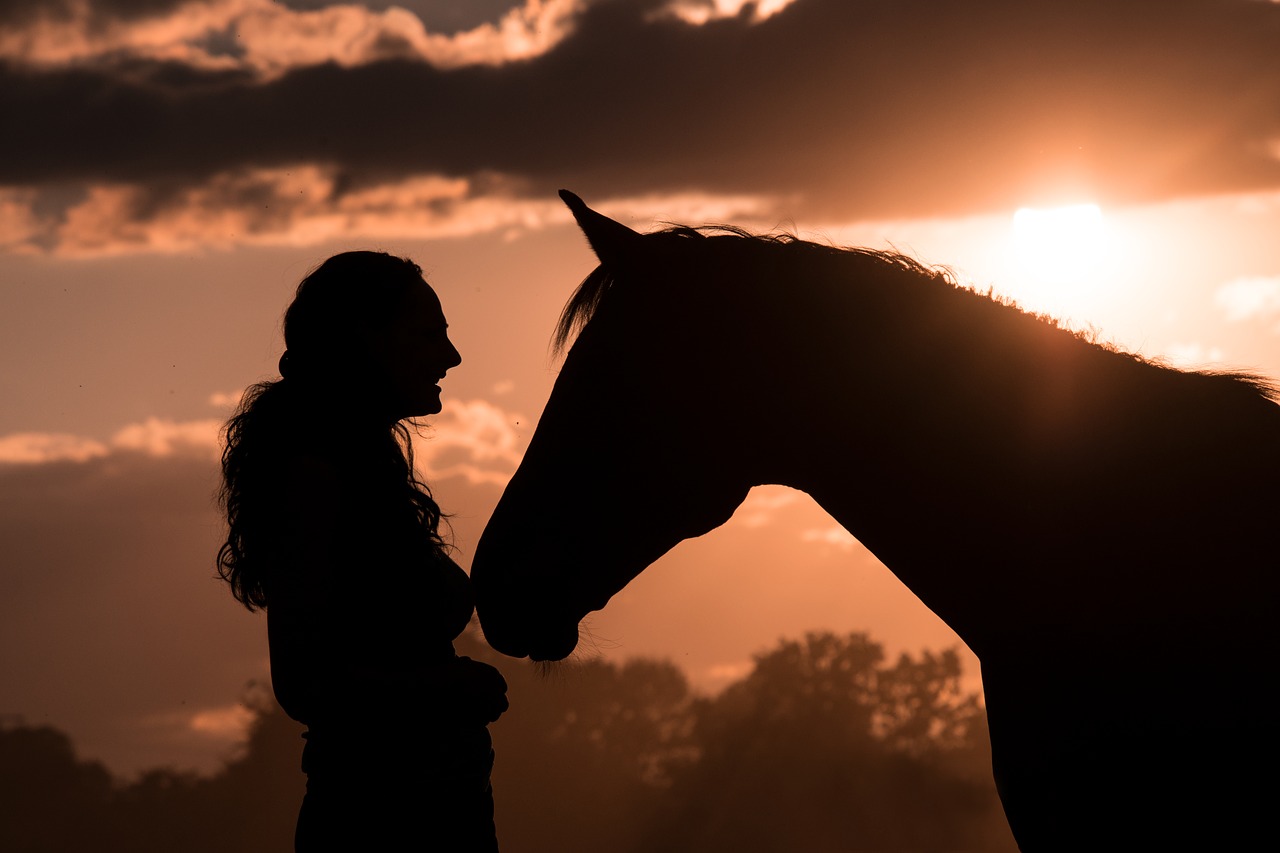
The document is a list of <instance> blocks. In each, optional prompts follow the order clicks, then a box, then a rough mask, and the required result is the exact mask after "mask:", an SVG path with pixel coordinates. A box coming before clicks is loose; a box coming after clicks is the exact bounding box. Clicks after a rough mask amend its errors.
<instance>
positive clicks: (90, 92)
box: [0, 0, 1280, 216]
mask: <svg viewBox="0 0 1280 853" xmlns="http://www.w3.org/2000/svg"><path fill="white" fill-rule="evenodd" d="M657 5H658V4H656V3H655V2H651V0H615V2H607V3H596V4H594V5H592V6H591V7H590V8H589V9H588V10H587V11H586V12H584V13H583V14H582V16H581V17H580V20H579V22H578V26H577V27H576V30H575V32H574V33H573V34H572V35H571V36H570V37H569V38H567V39H566V40H565V41H563V42H562V43H561V44H560V45H558V46H557V47H556V48H555V49H554V50H552V51H551V52H549V53H548V54H546V55H544V56H541V57H539V58H536V59H532V60H528V61H524V62H518V63H513V64H509V65H506V66H502V67H496V68H494V67H475V66H472V67H465V68H460V69H456V70H441V69H437V68H433V67H431V66H429V65H427V64H425V63H423V62H421V61H414V60H406V59H391V60H387V61H382V62H377V63H374V64H369V65H364V66H360V67H355V68H341V67H338V66H336V65H323V66H315V67H308V68H300V69H297V70H294V71H292V72H291V73H288V74H286V75H284V76H283V77H280V78H278V79H274V80H272V81H270V82H255V81H254V80H251V79H248V78H246V77H244V76H242V75H234V74H222V75H211V74H208V73H206V72H195V71H192V70H189V69H182V70H181V73H178V72H179V69H176V68H175V67H173V66H154V65H153V66H147V67H145V68H144V67H143V66H136V65H135V66H134V67H133V68H131V69H129V71H128V73H124V72H121V71H116V70H105V69H98V70H89V69H79V70H62V71H47V72H40V73H37V72H32V71H24V70H21V69H19V68H18V67H16V66H9V67H7V68H5V69H4V70H3V71H2V72H0V78H2V79H0V114H3V115H5V116H6V126H7V127H8V128H10V130H8V131H7V132H6V134H4V136H3V138H0V182H3V183H7V184H39V183H43V182H55V181H96V180H104V179H114V180H128V181H139V182H147V181H151V180H157V179H163V180H169V181H172V180H190V179H195V178H199V177H202V176H207V175H209V174H212V173H214V172H217V171H220V170H226V169H231V168H237V167H246V166H256V165H263V166H270V165H274V166H279V165H288V164H292V163H300V162H307V161H320V162H324V163H329V164H334V165H337V166H339V167H341V168H342V169H344V170H345V171H346V172H347V173H348V174H349V175H350V180H351V181H352V182H353V184H358V183H360V182H361V181H364V180H373V179H386V178H388V177H392V176H394V175H397V174H409V173H424V172H436V173H442V174H446V175H457V176H469V175H475V174H482V173H492V172H497V173H502V174H506V175H509V176H512V177H514V178H516V179H519V180H522V181H523V182H524V183H523V185H524V186H525V187H526V190H527V191H528V192H531V193H538V194H546V193H549V192H550V191H551V190H553V189H554V188H555V187H557V186H560V185H567V186H571V187H574V188H576V189H578V190H579V191H581V192H584V193H587V194H588V195H591V196H595V197H600V196H604V195H609V194H616V193H636V192H662V191H677V190H705V191H716V192H732V193H773V194H781V195H784V196H788V197H791V198H792V199H793V202H792V204H794V205H797V206H799V207H798V209H803V210H804V211H805V212H806V214H809V215H820V214H822V213H829V214H832V215H841V216H895V215H925V214H934V213H958V212H964V211H970V210H983V209H998V208H1007V207H1009V206H1011V205H1015V204H1019V203H1026V202H1027V201H1031V200H1037V199H1043V200H1050V199H1054V198H1056V197H1058V196H1062V197H1067V196H1071V195H1075V194H1078V193H1080V192H1088V193H1090V194H1091V195H1092V196H1093V197H1095V198H1097V199H1099V200H1104V201H1108V200H1109V201H1131V200H1155V199H1160V198H1165V197H1170V196H1177V195H1194V194H1201V193H1211V192H1224V191H1244V190H1253V189H1259V188H1272V187H1275V186H1277V185H1280V159H1277V156H1276V152H1275V140H1276V139H1278V138H1280V63H1277V62H1276V61H1275V57H1276V56H1280V5H1277V4H1274V3H1263V2H1256V0H1235V2H1221V0H1159V1H1158V2H1156V0H1143V2H1130V3H1114V2H1109V0H1108V2H1102V0H1072V2H1052V3H1025V2H1023V0H1001V2H992V3H982V4H969V3H966V4H959V3H952V2H943V0H903V2H895V3H882V2H848V0H798V2H796V3H794V4H793V5H792V6H790V7H789V8H787V9H786V10H785V11H783V12H782V13H780V14H778V15H776V16H774V17H772V18H770V19H768V20H766V21H764V22H762V23H759V24H754V25H753V24H751V23H749V21H747V20H746V19H745V18H743V17H739V18H736V19H727V20H721V21H716V22H712V23H710V24H707V25H704V26H701V27H693V26H688V25H685V24H682V23H679V22H676V21H673V20H660V19H653V17H652V16H651V15H649V14H648V13H649V12H651V11H652V10H653V9H654V8H655V7H656V6H657Z"/></svg>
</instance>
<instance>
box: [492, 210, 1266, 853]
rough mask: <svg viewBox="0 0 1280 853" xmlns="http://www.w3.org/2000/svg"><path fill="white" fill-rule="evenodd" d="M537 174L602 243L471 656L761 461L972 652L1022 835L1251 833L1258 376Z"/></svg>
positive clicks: (1260, 636) (571, 597)
mask: <svg viewBox="0 0 1280 853" xmlns="http://www.w3.org/2000/svg"><path fill="white" fill-rule="evenodd" d="M562 197H563V198H565V201H566V203H568V204H569V206H570V208H571V209H572V210H573V213H574V215H575V217H576V218H577V220H578V223H579V225H580V226H581V228H582V230H583V231H584V233H585V234H586V236H587V239H588V241H589V242H590V244H591V246H592V248H593V249H594V251H595V253H596V255H597V256H598V257H599V259H600V266H599V267H598V268H597V269H596V270H595V271H594V272H592V273H591V274H590V275H589V276H588V277H587V278H586V280H585V281H584V282H583V284H582V285H581V287H580V288H579V289H578V291H577V292H576V293H575V294H574V295H573V297H572V299H571V300H570V302H569V303H568V305H567V306H566V308H565V310H564V314H563V315H562V318H561V324H560V326H559V328H558V330H557V336H558V337H557V343H558V344H559V345H564V344H565V343H566V342H567V341H568V340H569V339H570V338H571V337H572V336H573V335H574V334H575V333H576V334H577V340H576V342H574V343H573V346H572V349H571V351H570V352H569V354H568V356H567V358H566V359H565V361H564V365H563V369H562V371H561V374H560V376H559V378H558V380H557V382H556V384H555V388H554V390H553V392H552V394H551V397H550V399H549V401H548V403H547V406H546V409H545V411H544V412H543V415H542V418H541V421H540V423H539V425H538V429H537V431H536V433H535V435H534V436H533V439H532V441H531V443H530V446H529V449H528V452H527V453H526V455H525V458H524V461H523V463H522V464H521V465H520V468H519V470H518V471H517V472H516V474H515V475H514V476H513V477H512V479H511V482H510V484H509V486H508V487H507V490H506V492H505V493H504V495H503V497H502V499H501V501H500V503H499V505H498V507H497V509H496V511H495V512H494V514H493V518H492V520H491V521H490V523H489V526H488V527H487V529H486V530H485V533H484V536H483V538H482V540H481V542H480V544H479V547H478V548H477V550H476V554H475V562H474V565H473V569H472V580H473V582H474V584H475V591H476V598H477V606H478V612H479V616H480V621H481V625H482V627H483V629H484V632H485V635H486V637H487V639H488V640H489V642H490V643H491V644H492V645H493V646H494V648H496V649H498V650H499V651H501V652H504V653H506V654H508V655H512V656H515V657H522V656H526V655H527V656H529V657H532V658H533V659H535V660H557V659H561V658H564V657H565V656H567V655H568V654H570V653H571V652H572V651H573V649H574V647H575V645H576V643H577V639H578V622H579V620H580V619H581V618H582V617H583V616H585V615H586V614H587V613H588V612H589V611H592V610H598V609H600V608H602V607H604V606H605V603H606V602H607V601H608V600H609V598H610V597H611V596H612V595H613V594H614V593H616V592H617V591H619V590H620V589H621V588H622V587H624V586H625V585H626V584H627V583H628V582H629V581H630V580H631V579H632V578H634V577H635V576H636V575H638V574H639V573H640V572H641V571H642V570H644V568H645V567H647V566H648V565H649V564H650V563H652V562H653V561H654V560H656V559H657V558H658V557H660V556H661V555H662V554H663V553H664V552H666V551H667V550H668V549H670V548H671V547H672V546H674V545H675V544H676V543H677V542H679V541H681V540H683V539H687V538H690V537H695V536H699V535H701V534H703V533H706V532H707V531H709V530H711V529H712V528H714V527H716V526H718V525H720V524H722V523H723V522H724V521H726V520H727V519H728V518H729V517H730V515H732V513H733V512H734V509H735V508H736V507H737V506H738V505H739V504H740V503H741V502H742V500H743V498H744V497H745V496H746V494H747V492H748V490H749V489H750V488H751V487H752V486H754V485H757V484H764V483H778V484H784V485H787V486H791V487H794V488H796V489H800V490H803V491H805V492H807V493H808V494H810V495H811V496H812V497H813V498H814V499H815V500H816V501H817V502H818V503H819V504H820V505H821V506H822V507H823V508H824V509H826V510H827V511H828V512H829V513H830V514H831V515H832V516H833V517H834V518H835V519H837V520H838V521H839V522H840V523H841V524H842V525H843V526H844V527H845V528H847V529H848V530H849V531H850V532H851V533H852V534H853V535H854V536H856V537H857V538H858V540H859V541H861V542H862V543H863V544H864V545H866V546H867V547H868V548H869V549H870V550H871V551H872V552H873V553H874V554H875V555H876V556H877V557H878V558H879V559H880V560H881V561H882V562H883V563H884V564H885V565H886V566H887V567H888V568H889V569H890V570H892V571H893V572H894V573H895V574H896V575H897V576H898V577H899V578H900V579H901V580H902V581H903V582H904V583H905V584H906V585H907V586H908V587H909V588H910V589H911V590H912V591H913V592H914V593H915V594H916V595H918V596H919V597H920V598H921V599H922V600H923V601H924V603H925V604H926V605H928V606H929V607H930V608H931V609H932V610H933V611H934V612H935V613H937V614H938V615H939V616H940V617H941V618H942V619H944V620H945V621H946V622H947V624H948V625H950V626H951V627H952V628H953V629H954V630H955V631H956V632H957V633H958V634H959V635H960V637H961V638H962V639H963V640H964V641H965V642H966V643H967V644H968V645H969V647H970V648H971V649H972V650H973V651H974V652H975V653H976V654H977V655H978V657H979V659H980V660H981V663H982V678H983V685H984V689H985V694H986V703H987V711H988V720H989V727H990V733H991V744H992V755H993V770H994V773H995V778H996V782H997V786H998V789H999V791H1000V795H1001V798H1002V802H1003V804H1004V807H1005V812H1006V814H1007V816H1008V819H1009V822H1010V825H1011V827H1012V829H1013V831H1014V834H1015V837H1016V838H1017V840H1018V843H1019V845H1020V846H1021V847H1022V849H1023V850H1027V851H1034V850H1077V851H1078V850H1098V849H1130V850H1155V849H1197V848H1199V849H1234V847H1233V846H1232V845H1233V844H1236V843H1238V844H1239V846H1241V847H1243V846H1245V844H1246V843H1247V844H1250V845H1252V844H1255V843H1256V841H1254V839H1255V838H1265V837H1270V835H1271V832H1272V822H1273V816H1272V810H1271V798H1270V796H1269V794H1270V791H1271V790H1273V788H1274V781H1273V780H1272V776H1271V774H1273V773H1274V768H1275V764H1274V758H1275V752H1276V751H1275V735H1274V722H1275V714H1274V711H1273V708H1274V705H1273V704H1272V700H1271V698H1270V692H1271V689H1272V685H1271V683H1270V682H1271V680H1272V677H1273V675H1274V672H1275V666H1274V659H1275V657H1274V656H1275V652H1276V642H1275V628H1274V625H1273V623H1272V614H1273V601H1274V593H1275V586H1276V581H1275V576H1276V572H1275V568H1276V557H1275V551H1274V546H1275V530H1276V521H1277V520H1278V519H1280V490H1278V489H1277V486H1280V406H1278V405H1276V402H1275V393H1274V390H1273V388H1272V387H1271V386H1269V385H1267V384H1266V383H1265V382H1263V381H1261V380H1258V379H1254V378H1250V377H1247V376H1241V375H1224V374H1211V373H1194V372H1183V371H1179V370H1174V369H1172V368H1169V367H1166V366H1163V365H1160V364H1154V363H1151V362H1149V361H1144V360H1143V359H1141V358H1139V357H1137V356H1134V355H1129V354H1126V353H1123V352H1118V351H1116V350H1114V349H1111V348H1107V347H1104V346H1099V345H1097V344H1095V343H1092V342H1090V341H1089V340H1086V339H1084V338H1082V337H1081V336H1079V335H1077V334H1074V333H1072V332H1070V331H1067V330H1064V329H1062V328H1059V327H1058V326H1057V325H1055V324H1054V323H1052V322H1048V321H1046V320H1044V319H1043V318H1038V317H1035V316H1032V315H1030V314H1027V313H1024V312H1022V311H1021V310H1019V309H1018V308H1016V307H1014V306H1011V305H1008V304H1003V303H1001V302H1000V301H998V300H994V299H992V298H990V297H988V296H984V295H982V294H978V293H974V292H972V291H969V290H966V289H963V288H960V287H957V286H955V285H954V284H953V283H952V282H951V281H950V280H949V279H948V277H947V276H946V275H944V274H942V273H939V272H937V271H934V270H930V269H928V268H925V267H922V266H921V265H919V264H917V263H915V262H914V261H912V260H910V259H907V258H905V257H902V256H899V255H896V254H891V253H885V252H874V251H868V250H861V249H842V248H833V247H829V246H822V245H818V244H814V243H809V242H804V241H800V240H796V239H791V238H788V237H752V236H748V235H746V234H744V233H742V232H740V231H737V230H735V229H725V228H719V229H690V228H683V227H677V228H672V229H669V230H666V231H662V232H659V233H653V234H647V235H641V234H638V233H636V232H634V231H632V230H630V229H628V228H626V227H625V226H623V225H621V224H619V223H617V222H614V221H613V220H610V219H608V218H606V217H604V216H602V215H600V214H598V213H596V212H594V211H592V210H590V209H589V208H587V207H586V206H585V205H583V203H582V202H581V200H579V199H578V198H577V197H576V196H573V195H572V194H568V193H562ZM778 582H779V583H802V582H803V579H802V578H800V577H787V576H786V575H781V576H780V577H779V579H778ZM1260 774H1261V778H1260ZM1264 780H1265V781H1264Z"/></svg>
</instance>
